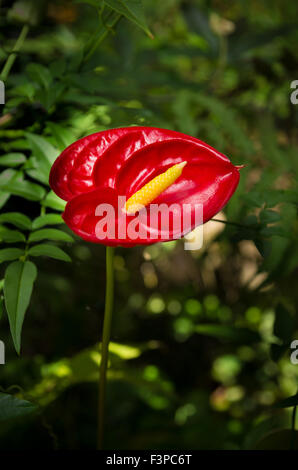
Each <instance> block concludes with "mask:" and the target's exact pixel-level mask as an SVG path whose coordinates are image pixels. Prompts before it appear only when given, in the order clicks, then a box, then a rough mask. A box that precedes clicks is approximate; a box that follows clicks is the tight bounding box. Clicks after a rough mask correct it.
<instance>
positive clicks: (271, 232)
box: [260, 225, 291, 238]
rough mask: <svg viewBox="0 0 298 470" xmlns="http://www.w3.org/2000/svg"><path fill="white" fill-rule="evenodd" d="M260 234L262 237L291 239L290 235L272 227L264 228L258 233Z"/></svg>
mask: <svg viewBox="0 0 298 470" xmlns="http://www.w3.org/2000/svg"><path fill="white" fill-rule="evenodd" d="M260 234H261V235H262V236H263V237H272V236H273V235H278V236H279V237H289V238H290V237H291V234H290V233H288V232H286V230H284V229H283V228H282V227H280V226H276V225H274V226H272V227H265V228H263V229H262V230H261V231H260Z"/></svg>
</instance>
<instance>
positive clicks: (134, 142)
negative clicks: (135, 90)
mask: <svg viewBox="0 0 298 470" xmlns="http://www.w3.org/2000/svg"><path fill="white" fill-rule="evenodd" d="M165 142H172V143H173V144H174V147H175V146H176V145H177V144H179V143H180V144H182V149H181V151H182V152H183V147H184V144H186V143H188V142H189V143H192V144H193V148H198V149H209V151H210V154H212V153H215V154H216V155H217V157H218V158H219V159H223V160H227V161H228V159H227V157H225V156H224V155H222V154H220V153H219V152H217V151H216V150H214V149H213V148H212V147H210V146H208V145H207V144H205V143H204V142H201V141H200V140H198V139H195V138H194V137H190V136H188V135H186V134H182V133H180V132H175V131H170V130H167V129H158V128H154V127H123V128H119V129H111V130H108V131H102V132H98V133H96V134H92V135H89V136H88V137H84V138H83V139H80V140H78V141H77V142H74V143H73V144H72V145H70V146H69V147H67V148H66V149H65V150H64V151H63V152H62V154H61V155H60V156H59V157H58V158H57V160H56V161H55V163H54V164H53V166H52V169H51V173H50V186H51V188H52V189H53V191H54V192H55V193H56V194H57V195H58V196H59V197H61V198H62V199H64V200H66V201H68V200H70V199H71V198H72V197H74V196H77V195H78V194H82V193H85V192H88V191H90V190H92V189H95V188H97V187H100V186H103V187H107V186H109V187H115V186H116V178H117V175H118V173H119V172H121V170H122V169H124V168H125V164H126V163H127V162H128V161H129V160H130V159H132V158H133V159H137V158H140V160H141V161H142V162H143V163H147V168H146V171H148V166H149V167H150V162H146V161H144V160H146V158H148V159H149V160H151V158H152V157H153V156H154V162H153V160H152V165H151V167H152V168H153V165H156V164H158V167H161V165H162V164H164V161H168V162H170V161H171V158H172V159H174V155H173V157H171V155H170V154H168V152H166V153H164V151H165V149H164V147H163V146H162V148H161V149H159V146H160V145H161V144H163V143H165ZM151 146H152V147H151ZM149 147H150V151H149V153H148V150H147V148H149ZM172 148H173V145H172V146H169V149H168V151H172ZM179 148H181V146H180V147H179ZM146 155H147V157H146ZM176 155H177V153H176ZM148 164H149V165H148Z"/></svg>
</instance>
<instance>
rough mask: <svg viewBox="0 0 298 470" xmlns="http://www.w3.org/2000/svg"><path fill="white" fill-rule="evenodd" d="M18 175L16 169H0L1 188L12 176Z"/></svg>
mask: <svg viewBox="0 0 298 470" xmlns="http://www.w3.org/2000/svg"><path fill="white" fill-rule="evenodd" d="M17 176H18V173H17V171H16V170H12V169H11V168H8V169H7V170H4V171H2V173H1V174H0V188H1V190H3V188H4V187H5V185H6V184H7V183H9V182H10V181H12V180H13V179H14V178H16V177H17Z"/></svg>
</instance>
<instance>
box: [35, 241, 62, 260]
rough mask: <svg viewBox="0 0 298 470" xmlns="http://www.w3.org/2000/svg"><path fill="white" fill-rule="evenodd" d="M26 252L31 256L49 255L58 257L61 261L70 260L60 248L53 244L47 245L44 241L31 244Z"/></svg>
mask: <svg viewBox="0 0 298 470" xmlns="http://www.w3.org/2000/svg"><path fill="white" fill-rule="evenodd" d="M28 253H29V255H31V256H49V257H50V258H54V259H59V260H61V261H68V262H69V261H71V258H70V257H69V256H68V255H67V254H66V253H65V252H64V251H63V250H61V248H58V247H57V246H54V245H47V244H46V243H42V244H40V245H36V246H33V247H32V248H30V250H29V252H28Z"/></svg>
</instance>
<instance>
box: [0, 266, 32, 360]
mask: <svg viewBox="0 0 298 470" xmlns="http://www.w3.org/2000/svg"><path fill="white" fill-rule="evenodd" d="M36 276H37V269H36V266H35V264H33V263H32V262H31V261H24V262H23V261H14V262H13V263H11V264H10V265H9V266H8V267H7V269H6V272H5V280H4V299H5V306H6V310H7V314H8V319H9V325H10V331H11V335H12V338H13V342H14V345H15V349H16V351H17V353H18V354H20V349H21V332H22V326H23V322H24V317H25V312H26V310H27V308H28V305H29V302H30V298H31V293H32V289H33V284H34V281H35V279H36Z"/></svg>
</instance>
